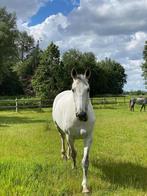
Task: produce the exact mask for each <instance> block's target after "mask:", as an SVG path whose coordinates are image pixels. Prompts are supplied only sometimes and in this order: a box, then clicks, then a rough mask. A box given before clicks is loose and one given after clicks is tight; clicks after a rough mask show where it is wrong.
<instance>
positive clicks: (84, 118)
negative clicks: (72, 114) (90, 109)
mask: <svg viewBox="0 0 147 196" xmlns="http://www.w3.org/2000/svg"><path fill="white" fill-rule="evenodd" d="M76 117H77V118H78V119H79V120H80V121H87V120H88V116H87V113H86V112H80V113H76Z"/></svg>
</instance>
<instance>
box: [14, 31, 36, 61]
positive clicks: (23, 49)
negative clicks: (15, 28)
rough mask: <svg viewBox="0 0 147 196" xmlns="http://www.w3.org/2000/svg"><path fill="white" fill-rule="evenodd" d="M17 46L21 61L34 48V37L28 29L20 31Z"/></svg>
mask: <svg viewBox="0 0 147 196" xmlns="http://www.w3.org/2000/svg"><path fill="white" fill-rule="evenodd" d="M17 47H18V52H19V56H20V59H21V61H23V60H24V58H25V56H27V55H28V54H29V53H30V51H31V50H32V49H33V48H34V39H33V37H32V36H29V35H28V33H27V32H26V31H23V32H19V33H18V39H17Z"/></svg>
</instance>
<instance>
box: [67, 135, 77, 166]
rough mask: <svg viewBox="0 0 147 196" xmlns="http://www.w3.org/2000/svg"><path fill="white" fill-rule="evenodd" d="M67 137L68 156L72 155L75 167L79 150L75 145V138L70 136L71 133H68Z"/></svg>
mask: <svg viewBox="0 0 147 196" xmlns="http://www.w3.org/2000/svg"><path fill="white" fill-rule="evenodd" d="M66 139H67V144H68V154H67V157H68V158H70V156H71V158H72V160H73V165H72V168H73V169H74V168H75V167H76V156H77V152H76V150H75V147H74V140H73V139H72V138H70V137H69V135H66Z"/></svg>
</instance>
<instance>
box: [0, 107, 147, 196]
mask: <svg viewBox="0 0 147 196" xmlns="http://www.w3.org/2000/svg"><path fill="white" fill-rule="evenodd" d="M95 114H96V124H95V129H94V141H93V145H92V148H91V152H90V167H89V186H90V189H91V192H92V195H94V196H97V195H98V196H99V195H100V196H101V195H102V196H103V195H117V196H118V195H119V196H121V195H129V196H130V195H132V196H134V195H136V196H142V195H144V196H145V194H147V112H142V113H141V112H139V106H137V107H136V110H135V112H130V111H129V110H128V104H126V105H117V106H114V105H112V106H111V105H109V107H108V106H102V107H98V108H95ZM76 149H77V152H78V156H77V169H76V170H72V169H71V161H70V160H69V161H67V162H66V161H64V160H62V159H61V158H60V157H61V156H60V137H59V135H58V132H57V131H56V129H55V127H54V125H53V122H52V118H51V109H44V110H43V111H42V112H39V111H37V110H34V111H33V110H21V111H20V112H19V113H15V112H13V111H1V112H0V195H34V196H38V195H39V196H42V195H45V196H46V195H49V196H50V195H53V196H54V195H55V196H56V195H59V196H60V195H64V196H66V195H67V196H70V195H82V194H81V180H82V169H81V159H82V152H83V144H82V141H80V140H79V141H76Z"/></svg>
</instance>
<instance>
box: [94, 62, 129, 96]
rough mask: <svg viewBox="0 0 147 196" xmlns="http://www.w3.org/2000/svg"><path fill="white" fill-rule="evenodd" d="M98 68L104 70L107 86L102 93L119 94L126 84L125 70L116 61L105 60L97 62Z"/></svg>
mask: <svg viewBox="0 0 147 196" xmlns="http://www.w3.org/2000/svg"><path fill="white" fill-rule="evenodd" d="M98 67H99V68H101V69H102V70H104V72H105V78H107V81H106V83H107V85H106V89H105V91H104V93H111V94H120V93H122V92H123V86H124V84H125V83H126V77H127V75H126V74H125V69H124V68H123V67H122V66H121V65H120V64H119V63H117V62H116V61H114V60H111V59H108V58H106V59H105V60H103V61H100V62H98Z"/></svg>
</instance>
